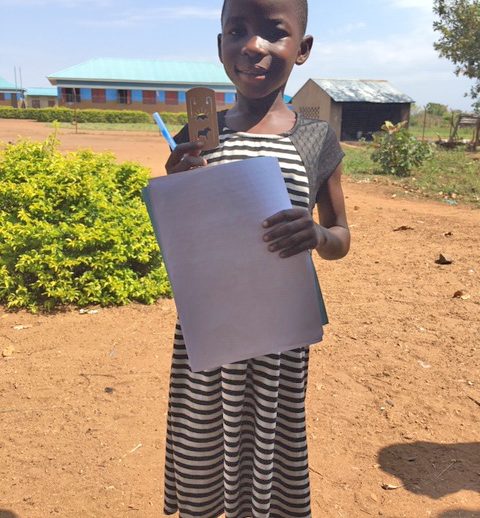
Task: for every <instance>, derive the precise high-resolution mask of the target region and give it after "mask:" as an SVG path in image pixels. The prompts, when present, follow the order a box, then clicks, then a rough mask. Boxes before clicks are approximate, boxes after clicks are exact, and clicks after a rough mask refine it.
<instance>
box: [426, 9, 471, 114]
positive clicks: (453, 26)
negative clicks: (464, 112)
mask: <svg viewBox="0 0 480 518" xmlns="http://www.w3.org/2000/svg"><path fill="white" fill-rule="evenodd" d="M433 11H434V13H435V14H436V15H437V16H438V19H437V20H435V21H434V23H433V28H434V30H435V31H437V32H438V33H440V39H439V40H438V41H437V42H436V43H434V47H435V50H437V51H438V53H439V54H440V56H442V57H445V58H447V59H449V60H450V61H452V62H453V63H454V64H455V65H456V68H455V73H456V74H457V75H464V76H466V77H469V78H470V79H473V80H475V84H474V85H473V87H472V89H471V91H470V96H471V97H472V99H474V100H476V104H475V107H476V109H480V0H434V6H433Z"/></svg>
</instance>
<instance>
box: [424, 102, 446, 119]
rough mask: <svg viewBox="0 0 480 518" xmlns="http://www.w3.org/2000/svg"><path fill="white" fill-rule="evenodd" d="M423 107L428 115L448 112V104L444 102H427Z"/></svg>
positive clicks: (442, 114)
mask: <svg viewBox="0 0 480 518" xmlns="http://www.w3.org/2000/svg"><path fill="white" fill-rule="evenodd" d="M425 109H426V110H427V113H429V114H430V115H437V116H438V117H443V116H444V115H446V114H448V106H446V105H445V104H439V103H428V104H427V106H425Z"/></svg>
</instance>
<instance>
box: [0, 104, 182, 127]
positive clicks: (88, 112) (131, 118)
mask: <svg viewBox="0 0 480 518" xmlns="http://www.w3.org/2000/svg"><path fill="white" fill-rule="evenodd" d="M160 115H161V116H162V119H163V120H164V122H165V123H166V124H177V125H181V126H183V125H184V124H186V123H187V114H186V113H184V112H181V113H172V112H164V113H161V114H160ZM75 116H76V119H77V122H79V123H83V122H105V123H123V124H145V123H147V124H148V123H149V122H152V116H151V115H150V114H149V113H146V112H142V111H136V110H95V109H80V108H79V109H77V110H76V111H75V110H73V109H72V108H66V107H64V106H60V107H57V108H12V107H11V106H0V119H29V120H36V121H39V122H54V121H57V122H74V121H75Z"/></svg>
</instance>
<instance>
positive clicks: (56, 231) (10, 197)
mask: <svg viewBox="0 0 480 518" xmlns="http://www.w3.org/2000/svg"><path fill="white" fill-rule="evenodd" d="M57 146H58V142H57V140H56V138H55V137H54V136H52V137H50V138H49V139H47V140H46V141H45V142H30V141H27V140H25V141H20V142H18V143H16V144H10V145H8V146H6V147H5V149H3V150H2V151H0V304H5V305H6V306H7V307H8V308H27V309H29V310H31V311H38V310H51V309H53V308H55V307H59V306H63V305H69V304H74V305H77V306H85V305H89V304H100V305H117V304H126V303H128V302H130V301H139V302H142V303H153V302H155V301H156V300H157V299H158V298H159V297H162V296H167V297H168V296H171V289H170V285H169V282H168V277H167V274H166V271H165V268H164V265H163V262H162V258H161V255H160V253H159V249H158V245H157V243H156V240H155V237H154V234H153V230H152V227H151V224H150V220H149V218H148V214H147V211H146V209H145V206H144V203H143V201H142V199H141V188H142V187H143V186H144V185H146V183H147V181H148V176H149V172H148V170H147V169H146V168H144V167H142V166H140V165H138V164H134V163H124V164H120V165H119V164H117V163H116V162H115V157H114V156H113V155H111V154H96V153H93V152H91V151H79V152H75V153H69V154H66V155H64V154H62V153H60V151H58V148H57Z"/></svg>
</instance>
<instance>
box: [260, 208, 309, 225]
mask: <svg viewBox="0 0 480 518" xmlns="http://www.w3.org/2000/svg"><path fill="white" fill-rule="evenodd" d="M303 216H308V211H306V210H305V209H299V208H296V209H285V210H281V211H280V212H277V213H276V214H274V215H273V216H270V217H269V218H267V219H266V220H265V221H264V222H263V227H264V228H269V227H273V226H274V225H278V223H282V222H283V221H293V220H295V219H299V218H301V217H303Z"/></svg>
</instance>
